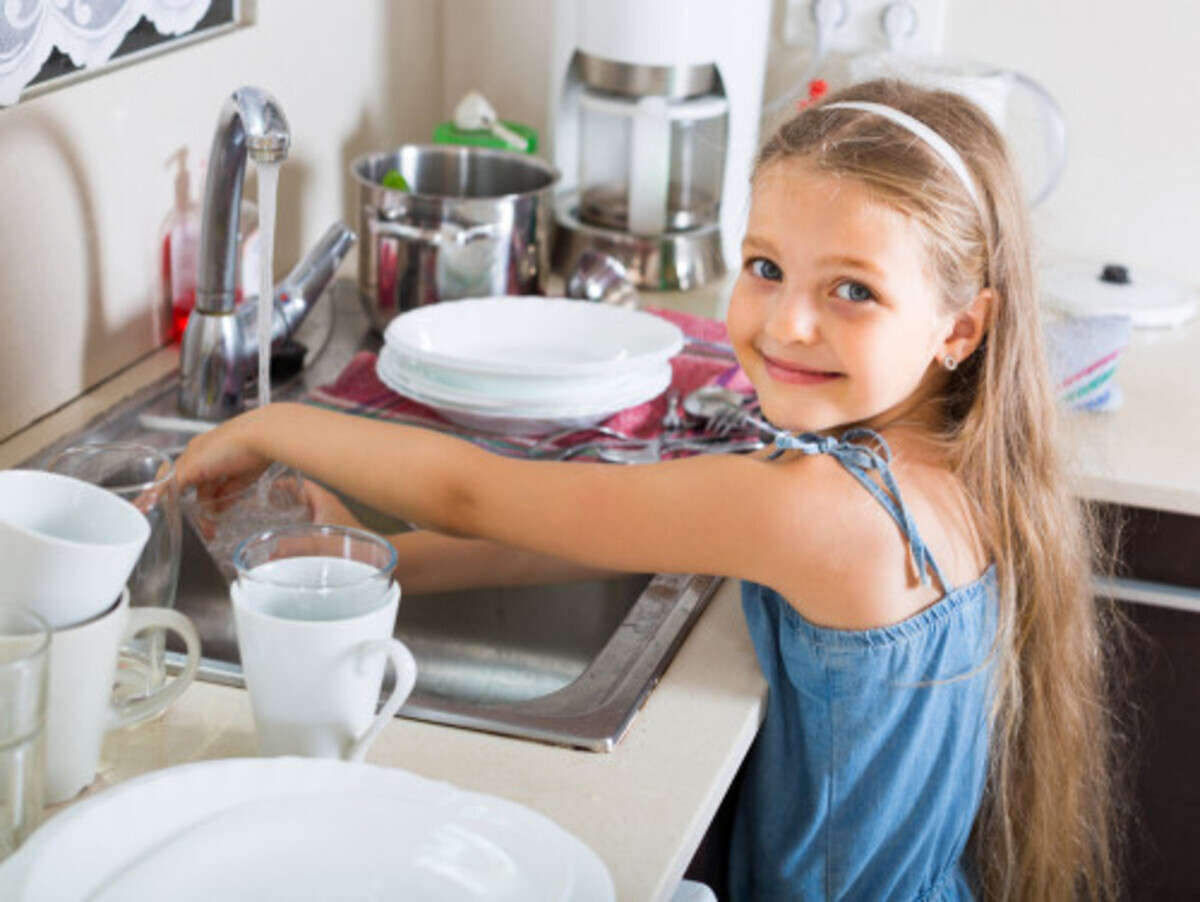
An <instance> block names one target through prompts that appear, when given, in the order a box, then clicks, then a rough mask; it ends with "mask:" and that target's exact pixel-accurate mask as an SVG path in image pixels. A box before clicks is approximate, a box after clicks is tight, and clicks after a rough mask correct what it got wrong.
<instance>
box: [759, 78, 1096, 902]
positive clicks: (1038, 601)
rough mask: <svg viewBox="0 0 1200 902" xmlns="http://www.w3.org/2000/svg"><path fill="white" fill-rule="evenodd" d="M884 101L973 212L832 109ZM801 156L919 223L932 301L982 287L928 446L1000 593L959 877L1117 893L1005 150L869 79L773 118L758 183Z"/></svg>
mask: <svg viewBox="0 0 1200 902" xmlns="http://www.w3.org/2000/svg"><path fill="white" fill-rule="evenodd" d="M847 100H857V101H870V102H874V103H881V104H886V105H888V106H890V107H893V108H895V109H898V110H901V111H903V112H905V113H907V114H909V115H910V116H912V117H914V118H916V119H918V120H919V121H921V122H923V123H924V124H925V125H927V126H929V127H930V128H932V129H933V130H934V131H935V132H937V133H938V134H939V135H941V136H942V137H943V138H944V139H945V140H946V141H948V142H949V143H950V145H951V146H952V147H953V148H955V149H956V150H957V151H958V153H959V154H960V155H961V156H962V157H963V159H964V160H965V162H966V164H967V168H968V169H969V171H970V175H971V176H972V179H973V181H974V183H975V187H976V194H977V196H978V202H976V200H974V199H973V198H972V196H971V194H970V193H969V192H968V190H967V188H966V187H965V186H964V185H963V183H962V181H961V180H960V179H959V178H958V177H957V176H956V175H955V174H954V172H953V170H952V169H951V168H950V167H949V166H948V165H947V164H946V162H945V161H944V159H943V158H941V157H940V156H939V155H938V154H937V153H936V152H935V151H934V150H933V149H932V148H931V147H930V146H929V145H928V144H927V143H925V142H924V141H922V140H921V139H919V138H917V137H915V136H914V135H913V134H912V133H911V132H909V131H908V130H906V129H905V128H903V127H902V126H899V125H897V124H895V123H893V122H891V121H890V120H889V119H887V118H885V117H883V116H880V115H877V114H874V113H871V112H868V111H862V110H857V109H846V108H842V109H826V107H827V106H828V105H829V104H832V103H836V102H838V101H847ZM792 158H802V159H804V160H805V162H806V164H807V165H811V166H813V167H815V168H816V169H817V170H818V171H821V172H827V173H829V174H831V175H834V176H841V177H849V178H853V179H855V180H857V181H859V182H860V183H862V184H864V185H866V186H867V188H868V189H869V190H870V191H872V193H873V194H874V195H875V196H876V197H878V198H879V199H880V200H882V201H883V202H884V203H887V204H889V205H891V206H893V207H895V208H897V209H899V210H900V211H902V212H903V213H905V214H907V215H908V216H910V217H911V218H912V219H913V220H914V221H915V222H917V223H918V224H919V225H920V226H921V227H922V229H923V233H924V235H925V239H926V241H925V243H926V248H927V252H928V255H929V264H930V266H931V268H932V270H933V272H934V273H935V274H936V278H937V280H938V282H939V284H940V287H941V290H942V293H943V297H944V302H945V304H946V305H947V307H948V309H951V310H957V309H962V308H964V307H965V306H966V305H968V304H970V303H971V302H972V301H973V300H974V299H975V298H976V297H977V296H978V294H979V292H980V291H981V290H982V289H983V288H985V287H986V288H990V289H992V291H993V292H994V293H995V301H994V303H993V304H992V307H991V312H990V314H989V320H990V321H989V322H988V324H987V332H986V337H985V339H984V342H983V344H982V346H981V347H980V348H979V350H978V351H977V352H976V353H975V354H973V355H972V356H971V357H970V358H969V359H968V360H967V361H965V362H964V363H963V364H962V365H961V366H960V367H959V368H958V369H957V370H956V371H955V372H954V373H953V374H952V377H951V381H950V386H949V389H948V393H947V395H946V396H945V397H944V398H943V399H942V400H943V406H944V424H945V425H944V430H943V433H942V435H941V436H940V439H941V441H942V442H943V444H944V446H945V448H946V449H947V454H948V458H949V460H950V461H951V465H952V467H953V468H954V470H955V471H956V473H957V475H958V476H959V478H960V479H961V481H962V483H963V485H964V487H965V489H966V492H967V494H968V496H969V497H970V498H971V499H972V500H973V503H974V505H975V519H976V524H977V526H978V528H979V530H980V533H981V535H982V536H983V540H984V543H985V547H986V549H987V551H988V553H989V554H990V556H991V559H992V560H993V562H994V563H995V566H996V570H997V575H998V577H999V585H1000V612H999V617H1000V621H999V622H1000V630H999V638H998V640H997V647H996V651H995V654H996V665H997V666H996V693H995V704H994V708H993V715H992V720H991V735H990V748H991V752H990V759H989V774H988V783H987V789H986V791H985V795H984V801H983V805H982V808H981V810H980V813H979V816H978V818H977V820H976V825H975V833H974V842H973V844H972V849H973V856H972V857H973V864H974V871H975V874H976V876H977V879H978V881H979V884H980V889H981V890H982V892H983V893H984V895H985V897H987V898H989V899H1004V900H1009V899H1012V900H1021V902H1024V900H1038V899H1054V900H1057V899H1072V898H1075V897H1076V896H1084V897H1088V898H1093V899H1106V898H1114V897H1115V896H1116V895H1117V892H1118V890H1117V883H1118V880H1117V866H1116V856H1115V851H1114V847H1115V845H1116V830H1115V829H1114V820H1115V814H1114V811H1115V810H1116V808H1115V806H1114V804H1113V780H1112V776H1111V775H1112V766H1111V765H1112V762H1111V760H1110V759H1111V754H1110V749H1111V742H1110V726H1109V715H1108V711H1109V707H1108V705H1107V701H1106V699H1107V695H1106V685H1105V680H1106V675H1105V659H1106V646H1105V638H1104V637H1105V634H1106V629H1105V626H1104V624H1103V623H1102V622H1101V617H1100V614H1099V612H1098V608H1097V603H1096V602H1095V600H1094V599H1093V597H1092V594H1091V588H1090V582H1091V580H1090V578H1091V572H1092V562H1093V555H1094V547H1095V546H1094V542H1095V539H1094V534H1095V533H1094V530H1093V529H1092V526H1091V524H1090V522H1089V520H1088V513H1087V509H1086V507H1085V506H1084V505H1083V504H1082V503H1081V502H1080V501H1079V500H1078V499H1077V497H1076V496H1075V495H1074V494H1073V492H1072V486H1071V484H1070V481H1069V479H1068V478H1067V475H1068V474H1067V473H1066V472H1065V466H1064V464H1063V459H1062V455H1061V451H1060V449H1061V447H1062V446H1061V444H1060V441H1061V439H1060V423H1059V415H1058V409H1057V404H1056V397H1055V394H1054V391H1053V389H1052V386H1051V384H1050V379H1049V376H1048V374H1047V369H1046V364H1045V359H1044V355H1043V348H1042V331H1041V324H1040V322H1039V316H1038V310H1037V296H1036V286H1035V281H1034V274H1033V264H1032V254H1031V248H1030V243H1031V237H1030V235H1031V232H1030V226H1029V222H1028V218H1027V212H1026V208H1025V203H1024V199H1023V197H1022V193H1021V187H1020V185H1019V183H1018V180H1017V177H1016V174H1015V171H1014V168H1013V166H1012V164H1011V161H1010V160H1009V157H1008V154H1007V151H1006V148H1005V144H1004V140H1003V139H1002V137H1001V136H1000V134H999V133H998V132H997V130H996V129H995V127H994V126H993V125H992V123H991V121H990V120H989V119H988V118H987V117H986V115H984V114H983V113H982V112H981V111H980V110H979V109H978V108H977V107H975V106H974V105H973V104H971V103H970V102H968V101H967V100H965V99H964V98H962V97H961V96H959V95H957V94H953V93H946V92H941V91H934V90H929V89H925V88H919V87H916V86H914V85H911V84H906V83H903V82H898V81H892V80H885V81H876V82H870V83H865V84H861V85H857V86H854V87H851V88H848V89H845V90H843V91H841V92H838V93H836V94H834V95H831V96H829V97H827V98H825V100H824V101H823V102H821V103H819V104H817V105H815V106H812V107H810V108H808V109H806V110H804V111H802V112H801V113H800V114H798V115H797V116H795V117H793V118H792V119H790V120H789V121H787V122H785V123H784V124H783V125H782V126H781V127H780V128H779V129H778V130H777V131H776V133H775V134H774V136H773V137H772V138H771V139H770V140H768V142H767V143H766V144H765V145H764V146H763V149H762V151H761V152H760V155H759V159H758V163H757V166H756V173H757V172H761V171H762V169H763V168H764V167H765V166H768V165H769V164H771V163H772V162H774V161H776V160H779V159H792Z"/></svg>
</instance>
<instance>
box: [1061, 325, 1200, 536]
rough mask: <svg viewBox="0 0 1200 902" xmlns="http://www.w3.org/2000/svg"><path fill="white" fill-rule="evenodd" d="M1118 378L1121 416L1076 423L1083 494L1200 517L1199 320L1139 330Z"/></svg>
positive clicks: (1089, 416)
mask: <svg viewBox="0 0 1200 902" xmlns="http://www.w3.org/2000/svg"><path fill="white" fill-rule="evenodd" d="M1116 379H1117V384H1118V385H1119V386H1120V387H1121V390H1122V392H1123V394H1124V402H1123V404H1122V405H1121V407H1120V408H1119V409H1117V410H1115V411H1112V412H1109V413H1079V414H1075V415H1073V416H1072V417H1071V420H1070V424H1069V425H1070V428H1071V444H1072V448H1073V451H1074V455H1075V461H1076V466H1077V468H1078V472H1079V474H1080V476H1081V478H1082V480H1083V485H1082V492H1083V494H1084V495H1085V496H1086V497H1088V498H1090V499H1092V500H1095V501H1107V502H1111V503H1113V504H1121V505H1128V506H1131V507H1142V508H1148V509H1152V510H1161V511H1170V512H1172V513H1178V514H1186V515H1190V516H1200V397H1197V395H1196V387H1197V386H1200V320H1193V321H1192V322H1191V323H1188V324H1187V325H1185V326H1182V327H1180V328H1176V329H1162V330H1157V329H1154V330H1151V329H1141V330H1135V332H1134V336H1133V341H1132V343H1131V344H1130V347H1129V349H1128V350H1127V351H1126V352H1125V354H1124V355H1123V357H1122V358H1121V359H1120V361H1119V363H1118V365H1117V374H1116Z"/></svg>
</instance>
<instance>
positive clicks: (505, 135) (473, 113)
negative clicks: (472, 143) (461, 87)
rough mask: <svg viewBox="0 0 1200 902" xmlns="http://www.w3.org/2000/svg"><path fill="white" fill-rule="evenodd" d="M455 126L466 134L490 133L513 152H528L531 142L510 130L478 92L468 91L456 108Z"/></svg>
mask: <svg viewBox="0 0 1200 902" xmlns="http://www.w3.org/2000/svg"><path fill="white" fill-rule="evenodd" d="M454 124H455V125H456V126H458V127H459V128H461V129H462V130H463V131H466V132H475V131H490V132H491V133H492V134H493V135H495V136H496V137H497V138H499V139H500V140H501V141H503V142H504V143H505V144H507V145H508V146H509V147H511V148H512V149H513V150H519V151H522V152H524V151H526V150H528V149H529V142H528V141H526V140H525V139H524V138H522V137H521V136H520V135H518V134H517V133H516V132H514V131H513V130H512V129H511V128H508V127H507V126H506V125H505V124H504V123H503V122H501V121H500V117H498V116H497V115H496V110H495V108H494V107H493V106H492V105H491V104H490V103H488V100H487V98H486V97H484V96H483V95H482V94H480V93H479V92H478V91H468V92H467V95H466V96H465V97H463V99H462V100H460V101H459V102H458V106H456V107H455V108H454Z"/></svg>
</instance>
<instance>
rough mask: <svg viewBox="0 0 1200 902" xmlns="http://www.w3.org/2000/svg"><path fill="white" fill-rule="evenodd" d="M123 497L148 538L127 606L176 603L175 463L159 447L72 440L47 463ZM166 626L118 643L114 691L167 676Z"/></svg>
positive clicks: (178, 527) (143, 688) (140, 691)
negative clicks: (144, 524) (141, 520)
mask: <svg viewBox="0 0 1200 902" xmlns="http://www.w3.org/2000/svg"><path fill="white" fill-rule="evenodd" d="M46 469H47V470H50V471H51V472H54V473H62V474H64V475H66V476H73V477H75V478H76V479H82V480H84V481H85V482H90V483H93V484H94V485H98V486H101V487H102V488H106V489H108V490H109V491H110V492H113V493H114V494H116V495H118V496H120V497H121V498H124V499H125V500H126V501H128V502H130V503H131V504H133V505H134V507H136V508H137V509H138V510H140V511H141V512H142V513H143V514H145V515H146V519H147V520H149V521H150V538H149V540H148V541H147V542H146V547H145V548H144V549H142V556H141V557H140V558H138V562H137V564H136V565H135V566H134V568H133V572H132V573H131V574H130V576H129V596H130V606H131V607H135V608H136V607H147V606H153V607H161V608H171V607H174V606H175V591H176V588H177V586H178V582H179V556H180V547H181V542H182V537H183V522H182V520H181V515H180V507H179V487H178V484H177V483H176V481H175V464H174V462H173V461H172V460H171V458H170V457H168V456H167V455H166V454H165V453H164V452H162V451H160V450H158V449H157V448H152V447H150V446H149V445H141V444H137V443H133V442H110V443H97V444H88V445H75V446H74V447H71V448H68V449H66V450H65V451H63V452H61V453H60V454H58V455H56V456H55V457H53V458H51V459H50V461H49V462H48V463H47V464H46ZM165 637H166V631H165V630H150V631H148V632H146V633H144V634H139V635H137V636H134V637H133V638H132V639H130V640H129V641H127V642H126V643H125V644H124V645H123V646H122V648H121V657H120V660H119V663H118V667H117V691H116V697H117V698H118V699H121V700H131V701H132V700H135V699H141V698H146V697H147V696H149V695H151V694H153V693H154V692H155V691H156V690H157V689H158V688H159V687H161V686H162V685H163V683H164V682H165V681H166V663H165V657H166V646H165V643H166V638H165Z"/></svg>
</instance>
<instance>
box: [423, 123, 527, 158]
mask: <svg viewBox="0 0 1200 902" xmlns="http://www.w3.org/2000/svg"><path fill="white" fill-rule="evenodd" d="M504 125H505V126H507V127H508V128H509V129H511V130H512V131H514V132H516V133H517V134H518V135H520V136H521V137H522V138H524V139H525V141H526V145H525V153H530V154H532V153H537V149H538V133H537V130H536V129H533V128H530V127H529V126H528V125H521V124H520V123H519V122H505V123H504ZM433 143H434V144H462V145H466V146H468V147H490V148H493V149H494V150H513V148H512V147H511V146H510V145H508V144H506V143H505V142H504V139H503V138H500V137H498V136H497V135H494V134H493V133H492V132H490V131H488V130H487V129H486V128H484V129H472V130H469V131H468V130H466V129H461V128H459V127H458V126H457V125H455V124H454V123H453V122H441V123H438V125H437V127H436V128H435V129H434V130H433Z"/></svg>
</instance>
